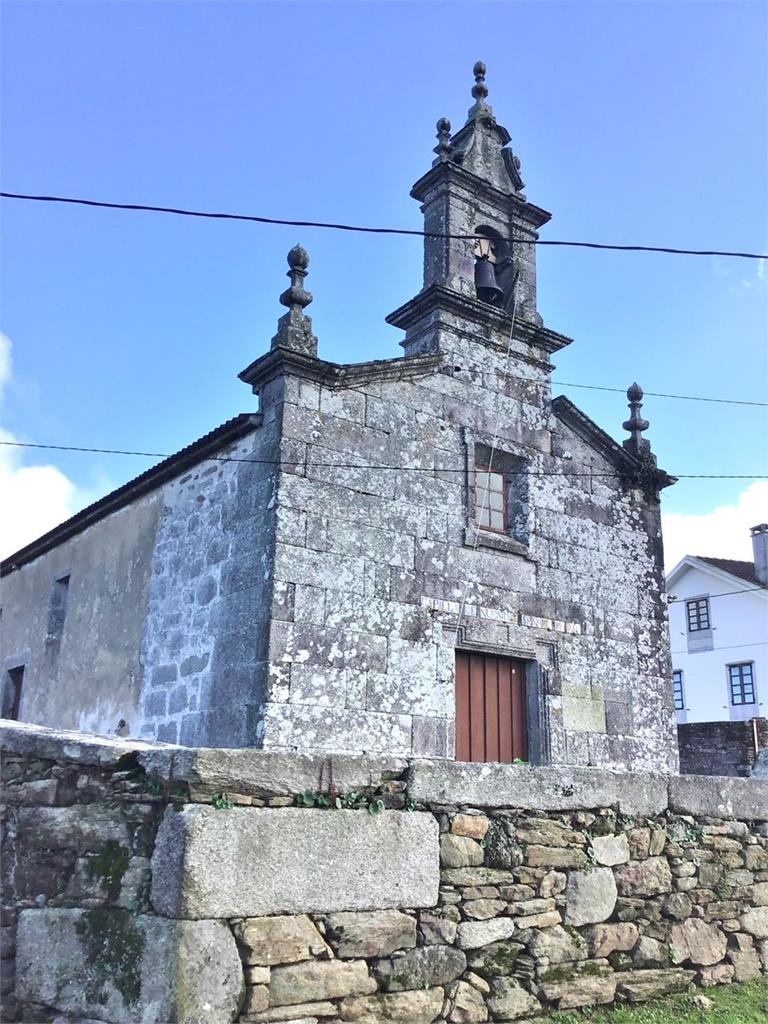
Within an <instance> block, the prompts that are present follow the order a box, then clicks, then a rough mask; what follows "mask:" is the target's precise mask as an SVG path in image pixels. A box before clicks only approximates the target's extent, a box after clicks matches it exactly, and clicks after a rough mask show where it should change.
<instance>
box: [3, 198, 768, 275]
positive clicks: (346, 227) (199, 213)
mask: <svg viewBox="0 0 768 1024" xmlns="http://www.w3.org/2000/svg"><path fill="white" fill-rule="evenodd" d="M0 196H2V198H3V199H22V200H28V201H30V202H36V203H68V204H70V205H75V206H95V207H99V208H101V209H107V210H132V211H139V212H144V213H169V214H174V215H176V216H179V217H202V218H208V219H211V220H234V221H248V222H251V223H255V224H276V225H281V226H284V227H294V228H325V229H328V230H332V231H356V232H362V233H365V234H372V235H411V236H416V237H418V238H447V239H463V240H465V241H466V240H468V239H474V238H476V237H477V235H476V234H465V235H461V234H459V235H455V234H451V233H450V232H443V231H418V230H416V229H415V228H381V227H367V226H364V225H361V224H337V223H333V222H330V221H316V220H288V219H286V218H282V217H263V216H257V215H255V214H245V213H214V212H212V211H207V210H187V209H184V208H182V207H175V206H150V205H148V204H146V203H112V202H103V201H100V200H97V199H75V198H73V197H70V196H37V195H30V194H28V193H24V192H0ZM507 241H513V242H514V244H515V245H552V246H571V247H573V248H578V249H609V250H612V251H614V252H658V253H667V254H672V255H676V256H733V257H737V258H739V259H747V260H764V259H768V255H766V254H765V253H758V252H730V251H724V250H720V249H678V248H673V247H670V246H663V245H612V244H609V243H606V242H571V241H562V240H556V239H551V238H548V239H542V238H536V239H517V238H516V239H507Z"/></svg>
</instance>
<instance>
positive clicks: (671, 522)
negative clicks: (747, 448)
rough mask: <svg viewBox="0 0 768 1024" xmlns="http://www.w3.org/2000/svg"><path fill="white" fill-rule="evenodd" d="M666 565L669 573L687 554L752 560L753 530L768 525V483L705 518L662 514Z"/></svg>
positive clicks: (752, 486) (749, 489) (755, 485)
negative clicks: (750, 534) (751, 530)
mask: <svg viewBox="0 0 768 1024" xmlns="http://www.w3.org/2000/svg"><path fill="white" fill-rule="evenodd" d="M661 520H662V527H663V530H664V563H665V568H666V571H667V572H669V571H670V570H671V569H673V568H674V567H675V566H676V565H677V563H678V562H679V561H680V559H681V558H683V557H684V556H685V555H710V556H713V557H715V558H737V559H739V560H741V561H744V562H751V561H752V541H751V539H750V536H749V528H750V527H751V526H756V525H757V524H758V523H765V522H768V481H764V480H763V481H757V482H756V483H753V484H750V485H749V487H747V488H745V489H744V490H743V491H742V492H741V494H740V495H739V497H738V499H737V501H736V503H735V504H734V505H721V506H719V507H718V508H715V509H713V510H712V511H711V512H706V513H703V514H701V515H681V514H677V513H669V514H667V515H662V517H661Z"/></svg>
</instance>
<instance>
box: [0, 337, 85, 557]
mask: <svg viewBox="0 0 768 1024" xmlns="http://www.w3.org/2000/svg"><path fill="white" fill-rule="evenodd" d="M11 374H12V362H11V342H10V340H9V338H7V337H6V335H4V334H0V407H1V403H2V397H3V392H4V391H5V389H6V388H7V386H8V385H9V383H10V381H11ZM16 440H17V438H16V437H15V436H14V435H13V434H11V433H10V432H9V431H7V430H3V429H2V428H0V441H16ZM23 453H24V449H23V448H14V447H11V446H9V445H0V495H2V501H0V558H5V557H6V555H11V554H13V552H14V551H18V550H19V548H21V547H23V546H24V545H25V544H28V543H29V542H30V541H33V540H35V538H36V537H39V536H40V535H41V534H43V533H46V532H47V531H48V530H50V529H52V528H53V527H54V526H57V525H58V524H59V523H61V522H63V521H64V520H65V519H69V517H70V516H71V515H74V513H75V512H76V511H77V510H78V509H79V508H82V507H83V506H84V505H86V504H87V503H88V502H89V500H90V497H91V496H90V494H89V493H87V492H86V491H83V490H81V489H80V488H78V487H77V486H76V485H75V484H74V483H73V482H72V481H71V480H70V479H69V477H67V476H66V475H65V474H64V473H62V472H61V470H60V469H58V468H57V467H56V466H52V465H48V466H25V465H24V464H23V461H24V454H23Z"/></svg>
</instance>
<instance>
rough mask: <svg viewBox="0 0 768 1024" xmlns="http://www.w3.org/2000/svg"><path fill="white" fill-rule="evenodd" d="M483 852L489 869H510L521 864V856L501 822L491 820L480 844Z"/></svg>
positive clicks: (519, 850) (518, 848)
mask: <svg viewBox="0 0 768 1024" xmlns="http://www.w3.org/2000/svg"><path fill="white" fill-rule="evenodd" d="M481 845H482V846H483V848H484V850H485V863H486V865H487V866H488V867H491V868H502V869H503V868H512V867H517V865H518V864H521V863H522V860H523V854H522V851H521V849H520V847H519V846H518V845H517V843H515V842H514V841H513V840H512V839H511V837H510V835H509V833H508V832H507V829H506V827H505V825H504V823H503V822H501V821H498V820H496V819H495V818H491V820H490V822H489V825H488V831H487V832H486V833H485V838H484V839H483V841H482V844H481Z"/></svg>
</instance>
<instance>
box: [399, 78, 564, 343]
mask: <svg viewBox="0 0 768 1024" xmlns="http://www.w3.org/2000/svg"><path fill="white" fill-rule="evenodd" d="M485 72H486V68H485V64H483V63H482V62H481V61H478V62H477V63H476V64H475V66H474V68H473V73H474V76H475V84H474V85H473V87H472V97H473V100H474V103H473V104H472V106H471V107H470V108H469V111H468V114H467V120H466V122H465V123H464V125H463V126H462V127H461V128H460V129H459V130H458V131H457V132H456V133H455V134H453V135H452V134H451V125H450V122H449V121H448V120H447V119H446V118H444V117H441V118H440V120H439V121H438V122H437V145H436V146H435V149H434V153H435V159H434V160H433V162H432V167H431V168H430V170H429V171H427V173H426V174H425V175H423V177H421V178H419V180H418V181H417V182H416V184H415V185H414V186H413V188H412V189H411V195H412V196H413V198H414V199H418V200H419V201H420V202H421V209H422V212H423V214H424V231H425V233H426V237H425V239H424V286H423V288H422V290H421V291H420V292H419V294H418V295H417V296H416V297H415V298H414V299H412V300H411V301H410V302H408V303H406V304H405V305H404V306H401V307H400V308H399V309H397V310H395V312H394V313H391V314H390V315H389V316H388V317H387V322H388V323H390V324H392V325H393V326H395V327H401V328H403V329H404V330H405V331H406V336H405V340H404V341H403V342H402V345H403V347H404V348H405V351H406V353H407V354H409V355H415V354H418V353H422V352H434V351H440V350H441V349H442V348H443V347H444V340H443V335H444V334H445V332H446V330H451V328H453V330H458V331H460V332H461V333H467V332H468V333H469V334H472V335H475V336H477V335H478V334H479V335H482V336H485V337H488V336H489V334H490V335H494V334H496V333H497V332H498V333H499V334H500V335H502V336H504V337H508V335H509V332H510V329H511V328H512V325H513V324H514V333H515V337H517V336H518V335H519V336H520V337H521V339H523V340H524V341H526V342H528V343H529V344H531V345H533V346H534V347H537V346H538V347H543V348H544V349H545V350H546V351H547V352H552V351H556V350H557V349H559V348H562V347H563V346H564V345H566V344H568V343H569V341H570V339H568V338H565V337H563V336H562V335H559V334H555V332H553V331H549V330H547V328H545V327H544V326H543V322H542V318H541V316H540V315H539V313H538V310H537V308H536V246H535V245H533V244H532V243H533V242H534V241H535V240H536V239H537V238H538V234H537V232H538V229H539V228H540V227H541V226H542V225H543V224H546V223H547V221H548V220H549V219H550V214H549V213H547V211H546V210H542V209H541V208H540V207H538V206H534V205H533V203H530V202H528V200H527V199H526V197H525V195H524V193H523V188H524V183H523V179H522V177H521V176H520V160H519V159H518V158H517V157H516V156H515V155H514V153H513V151H512V149H511V148H510V147H509V143H510V141H511V137H510V134H509V132H508V131H507V129H506V128H504V127H503V126H502V125H500V124H499V123H498V122H497V121H496V118H495V117H494V116H493V110H492V108H491V107H490V105H489V104H488V102H487V97H488V87H487V86H486V84H485Z"/></svg>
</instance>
